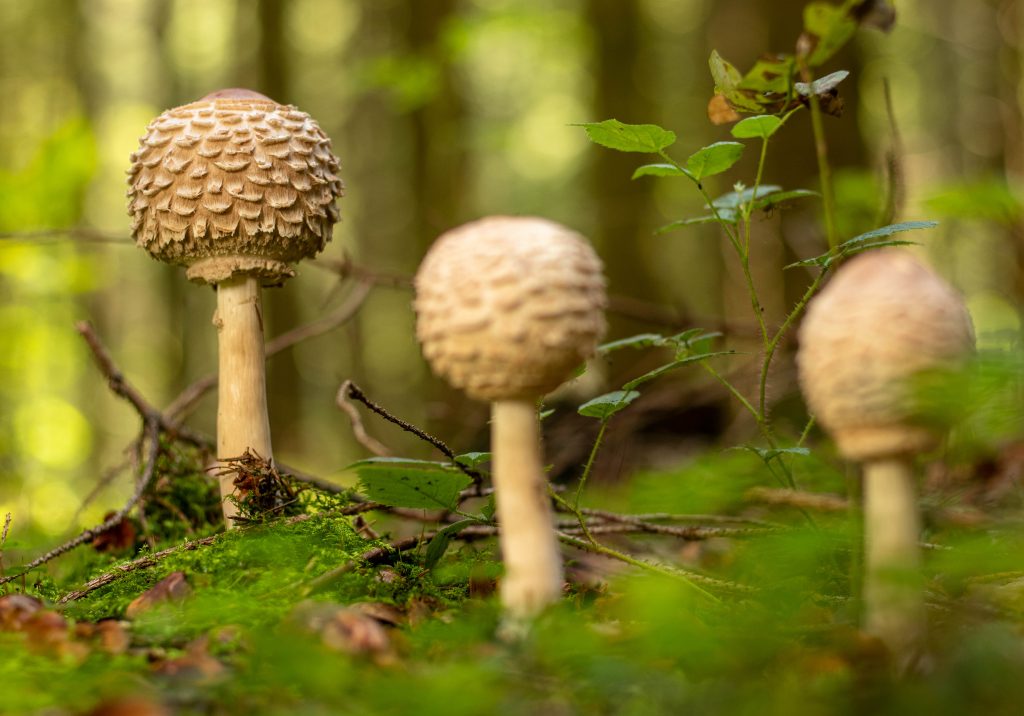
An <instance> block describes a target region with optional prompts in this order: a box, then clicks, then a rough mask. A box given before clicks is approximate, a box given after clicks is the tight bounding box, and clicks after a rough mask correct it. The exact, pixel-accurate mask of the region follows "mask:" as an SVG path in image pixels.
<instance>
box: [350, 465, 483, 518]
mask: <svg viewBox="0 0 1024 716" xmlns="http://www.w3.org/2000/svg"><path fill="white" fill-rule="evenodd" d="M350 468H351V469H353V470H355V471H356V474H357V475H359V491H360V492H361V493H362V494H364V495H366V496H367V497H369V498H370V499H371V500H374V501H375V502H380V503H381V504H383V505H389V506H391V507H411V508H416V509H424V510H452V509H455V507H456V506H457V505H458V500H459V493H460V492H461V491H462V490H464V489H466V488H467V487H469V485H470V483H471V482H472V480H471V479H470V478H469V476H468V475H466V474H465V473H463V472H461V471H460V470H459V469H458V468H457V467H456V466H455V465H453V464H451V463H447V462H432V461H430V460H409V459H405V458H391V457H374V458H369V459H367V460H360V461H359V462H356V463H353V464H352V465H351V466H350Z"/></svg>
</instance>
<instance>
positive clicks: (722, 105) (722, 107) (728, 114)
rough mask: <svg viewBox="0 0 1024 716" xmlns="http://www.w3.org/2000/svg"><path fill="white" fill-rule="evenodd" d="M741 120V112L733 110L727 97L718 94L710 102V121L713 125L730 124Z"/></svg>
mask: <svg viewBox="0 0 1024 716" xmlns="http://www.w3.org/2000/svg"><path fill="white" fill-rule="evenodd" d="M739 118H740V114H739V112H737V111H736V110H735V109H733V108H732V106H731V105H730V104H729V101H728V100H726V98H725V95H722V94H716V95H715V96H714V97H712V98H711V100H710V101H709V102H708V119H710V120H711V123H712V124H729V123H730V122H735V121H737V120H738V119H739Z"/></svg>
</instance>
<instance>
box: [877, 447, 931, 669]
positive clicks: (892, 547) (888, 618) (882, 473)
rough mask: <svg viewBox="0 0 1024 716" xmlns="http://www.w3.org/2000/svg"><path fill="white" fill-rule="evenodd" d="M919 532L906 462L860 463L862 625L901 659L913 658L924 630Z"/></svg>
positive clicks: (914, 494)
mask: <svg viewBox="0 0 1024 716" xmlns="http://www.w3.org/2000/svg"><path fill="white" fill-rule="evenodd" d="M920 532H921V521H920V517H919V515H918V510H917V491H916V489H915V485H914V473H913V468H912V463H911V461H910V460H909V459H908V458H904V457H892V458H886V459H878V460H871V461H868V462H866V463H865V465H864V541H865V546H864V549H865V577H864V603H865V605H864V608H865V620H864V623H865V628H866V629H867V631H868V632H870V633H871V634H874V635H875V636H877V637H879V638H880V639H881V640H882V641H884V642H885V643H886V644H887V645H888V646H889V648H890V649H891V650H892V652H893V654H895V655H896V657H897V658H898V659H900V660H901V661H906V660H907V659H908V658H912V657H913V656H914V653H915V652H916V651H917V647H918V646H919V643H920V640H921V638H922V637H923V634H924V602H923V596H922V592H921V584H920V571H919V570H920V566H921V553H920V548H919V547H918V538H919V535H920Z"/></svg>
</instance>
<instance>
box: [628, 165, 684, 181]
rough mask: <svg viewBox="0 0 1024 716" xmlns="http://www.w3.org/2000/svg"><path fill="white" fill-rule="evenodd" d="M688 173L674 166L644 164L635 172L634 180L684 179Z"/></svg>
mask: <svg viewBox="0 0 1024 716" xmlns="http://www.w3.org/2000/svg"><path fill="white" fill-rule="evenodd" d="M684 176H687V174H686V172H685V171H684V170H682V169H680V168H679V167H677V166H675V165H674V164H644V165H643V166H642V167H637V168H636V171H635V172H633V177H632V178H633V179H639V178H640V177H684Z"/></svg>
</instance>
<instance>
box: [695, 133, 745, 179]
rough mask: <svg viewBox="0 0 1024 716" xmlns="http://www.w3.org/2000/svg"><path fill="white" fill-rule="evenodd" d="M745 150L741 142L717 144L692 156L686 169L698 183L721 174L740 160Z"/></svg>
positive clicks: (699, 150)
mask: <svg viewBox="0 0 1024 716" xmlns="http://www.w3.org/2000/svg"><path fill="white" fill-rule="evenodd" d="M743 149H744V145H742V144H740V143H739V142H715V143H714V144H710V145H708V146H706V147H704V148H702V149H698V150H697V151H696V152H694V153H693V154H691V155H690V158H689V159H687V160H686V169H687V171H689V172H690V174H691V175H692V177H693V179H695V180H696V181H700V180H702V179H704V178H705V177H709V176H714V175H715V174H721V173H722V172H724V171H726V170H727V169H729V168H730V167H731V166H732V165H733V164H735V163H736V162H738V161H739V160H740V157H741V156H742V155H743Z"/></svg>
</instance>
